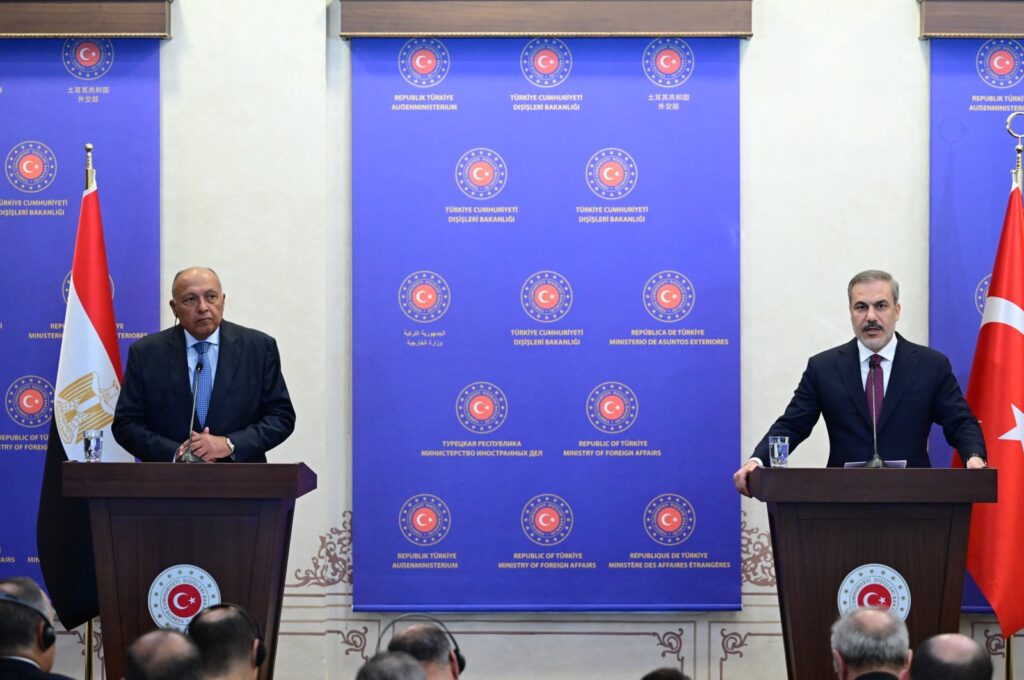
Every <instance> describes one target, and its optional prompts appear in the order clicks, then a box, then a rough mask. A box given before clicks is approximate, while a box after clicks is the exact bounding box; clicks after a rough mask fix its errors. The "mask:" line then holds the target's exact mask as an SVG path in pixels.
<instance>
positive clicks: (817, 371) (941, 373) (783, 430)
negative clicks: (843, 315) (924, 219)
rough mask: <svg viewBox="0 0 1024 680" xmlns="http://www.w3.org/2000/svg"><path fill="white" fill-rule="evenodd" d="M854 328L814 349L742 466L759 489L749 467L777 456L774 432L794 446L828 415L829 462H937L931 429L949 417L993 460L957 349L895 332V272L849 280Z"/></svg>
mask: <svg viewBox="0 0 1024 680" xmlns="http://www.w3.org/2000/svg"><path fill="white" fill-rule="evenodd" d="M846 294H847V300H848V301H849V305H850V309H849V311H850V323H851V324H852V326H853V334H854V336H855V337H854V338H853V339H852V340H850V341H849V342H847V343H845V344H843V345H839V346H838V347H833V348H832V349H829V350H826V351H824V352H822V353H820V354H816V355H815V356H813V357H811V358H810V360H808V362H807V369H806V370H805V371H804V374H803V377H801V378H800V384H799V385H798V386H797V388H796V392H795V393H794V394H793V399H792V400H791V401H790V402H789V406H787V407H786V412H785V413H784V414H782V416H781V417H780V418H779V419H778V420H776V421H775V423H774V424H773V425H772V426H771V428H770V429H769V430H768V433H767V434H766V435H765V436H764V438H763V439H762V440H761V441H760V442H759V443H758V445H757V446H756V447H755V448H754V453H753V455H752V456H751V457H750V459H749V460H747V462H746V463H744V464H743V466H742V467H741V468H740V469H739V470H737V471H736V473H735V474H734V475H733V483H734V484H735V486H736V490H737V491H739V492H740V493H742V494H744V495H750V494H749V489H748V488H747V477H748V476H749V475H750V472H751V471H752V470H754V469H755V468H757V467H759V466H762V465H765V466H766V465H770V460H769V456H768V437H769V436H772V437H775V436H783V437H788V438H789V443H790V447H791V448H796V447H797V446H798V445H799V444H800V442H802V441H803V440H804V439H806V438H807V437H808V436H809V435H810V434H811V430H813V429H814V426H815V425H816V424H817V422H818V419H819V417H821V416H824V417H825V427H826V428H828V439H829V456H828V466H829V467H844V466H845V465H846V464H848V463H853V464H862V463H867V462H868V461H869V460H871V459H872V458H873V457H874V453H875V452H876V451H877V453H878V455H879V457H880V458H881V459H883V460H884V459H891V460H906V464H907V466H908V467H931V460H930V459H929V458H928V434H929V432H930V431H931V427H932V423H937V424H938V425H941V426H942V432H943V434H944V435H945V437H946V441H947V442H949V443H950V445H951V446H953V447H954V448H956V449H957V451H959V453H960V457H961V459H962V460H963V461H964V462H965V463H966V466H967V467H968V468H983V467H985V465H986V463H985V460H986V459H985V439H984V437H983V436H982V433H981V426H980V425H979V424H978V419H977V418H975V417H974V414H973V413H971V409H970V408H969V407H968V406H967V402H966V401H965V400H964V395H963V392H962V391H961V390H960V384H959V383H958V382H957V380H956V376H954V375H953V369H952V367H951V366H950V363H949V359H947V358H946V356H945V355H944V354H942V353H941V352H937V351H935V350H933V349H930V348H928V347H924V346H923V345H916V344H914V343H912V342H910V341H909V340H907V339H906V338H904V337H903V336H902V335H900V334H898V333H896V322H897V321H898V320H899V318H900V287H899V284H898V283H897V282H896V280H895V279H893V277H892V275H891V274H889V273H888V272H883V271H880V270H877V269H869V270H867V271H863V272H860V273H859V274H857V275H855V276H854V277H853V278H852V279H851V280H850V283H849V285H848V286H847V288H846Z"/></svg>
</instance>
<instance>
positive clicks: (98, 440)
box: [82, 430, 103, 463]
mask: <svg viewBox="0 0 1024 680" xmlns="http://www.w3.org/2000/svg"><path fill="white" fill-rule="evenodd" d="M82 446H83V447H84V448H85V462H86V463H100V462H102V461H103V430H86V431H85V438H84V439H82Z"/></svg>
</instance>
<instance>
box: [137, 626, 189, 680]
mask: <svg viewBox="0 0 1024 680" xmlns="http://www.w3.org/2000/svg"><path fill="white" fill-rule="evenodd" d="M201 679H202V675H201V674H200V670H199V648H198V647H196V643H194V642H192V640H191V639H190V638H189V637H188V636H187V635H185V634H183V633H179V632H178V631H176V630H154V631H152V632H149V633H146V634H145V635H143V636H142V637H140V638H139V639H138V640H136V641H135V642H133V643H132V644H131V645H130V646H129V647H128V652H127V654H126V655H125V663H124V680H201Z"/></svg>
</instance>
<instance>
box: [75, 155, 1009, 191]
mask: <svg viewBox="0 0 1024 680" xmlns="http://www.w3.org/2000/svg"><path fill="white" fill-rule="evenodd" d="M1019 164H1020V155H1019V152H1018V165H1019ZM95 182H96V170H95V169H94V168H93V167H92V144H86V145H85V188H86V190H88V189H89V187H91V186H92V185H93V184H94V183H95Z"/></svg>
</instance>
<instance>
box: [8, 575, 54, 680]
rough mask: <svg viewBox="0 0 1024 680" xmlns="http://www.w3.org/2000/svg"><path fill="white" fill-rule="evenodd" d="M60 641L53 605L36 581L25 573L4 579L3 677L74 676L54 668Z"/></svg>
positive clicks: (35, 679) (30, 679) (27, 679)
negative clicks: (58, 671)
mask: <svg viewBox="0 0 1024 680" xmlns="http://www.w3.org/2000/svg"><path fill="white" fill-rule="evenodd" d="M56 643H57V633H56V632H55V631H54V630H53V608H52V607H51V606H50V601H49V600H48V599H47V597H46V594H45V593H44V592H43V591H42V589H41V588H40V587H39V586H38V585H36V582H35V581H33V580H32V579H30V578H25V577H24V576H15V577H13V578H6V579H3V580H2V581H0V678H3V679H4V680H7V679H8V678H10V679H11V680H21V679H25V680H45V679H46V678H51V679H56V680H71V679H70V678H68V677H67V676H66V675H57V674H56V673H51V672H50V669H51V668H53V660H54V656H55V654H56V651H57V644H56Z"/></svg>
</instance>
